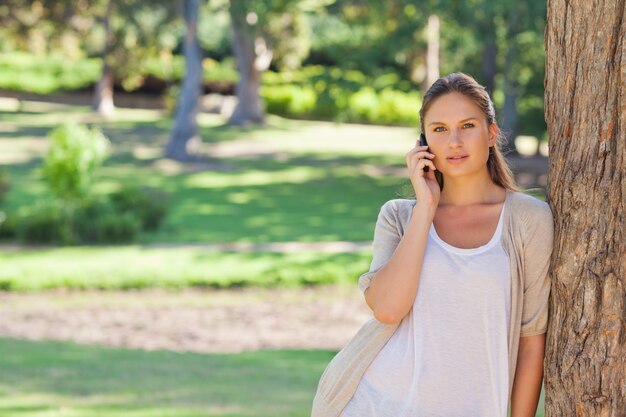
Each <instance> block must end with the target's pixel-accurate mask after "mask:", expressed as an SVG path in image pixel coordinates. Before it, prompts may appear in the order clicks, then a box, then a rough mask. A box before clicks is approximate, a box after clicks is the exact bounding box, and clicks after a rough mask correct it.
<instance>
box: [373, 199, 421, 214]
mask: <svg viewBox="0 0 626 417" xmlns="http://www.w3.org/2000/svg"><path fill="white" fill-rule="evenodd" d="M415 204H416V201H415V200H410V199H406V198H395V199H393V200H388V201H386V202H385V203H384V204H383V205H382V207H381V208H380V211H381V213H385V214H387V215H394V216H402V215H405V214H407V213H411V210H412V209H413V207H414V206H415Z"/></svg>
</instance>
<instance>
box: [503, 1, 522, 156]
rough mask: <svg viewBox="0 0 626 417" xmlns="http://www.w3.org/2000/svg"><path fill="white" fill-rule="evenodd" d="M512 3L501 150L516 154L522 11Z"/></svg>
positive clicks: (506, 59) (509, 21)
mask: <svg viewBox="0 0 626 417" xmlns="http://www.w3.org/2000/svg"><path fill="white" fill-rule="evenodd" d="M516 6H517V4H516V3H513V5H512V6H511V9H510V11H509V19H508V24H507V36H506V38H507V39H506V41H507V42H506V43H507V50H506V55H505V56H504V108H503V109H502V132H503V133H504V137H505V138H506V141H505V143H504V144H503V146H502V150H503V152H504V153H505V154H506V155H516V154H517V149H516V148H515V138H516V137H517V120H518V113H517V98H518V97H519V94H520V85H519V82H518V80H517V76H518V74H517V71H516V69H515V63H516V62H517V60H518V55H519V51H518V44H517V39H516V37H517V35H518V34H519V33H520V31H521V27H520V25H521V21H522V20H523V13H522V11H521V8H519V7H516Z"/></svg>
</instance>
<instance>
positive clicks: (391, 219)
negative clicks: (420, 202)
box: [378, 198, 416, 234]
mask: <svg viewBox="0 0 626 417" xmlns="http://www.w3.org/2000/svg"><path fill="white" fill-rule="evenodd" d="M415 204H416V202H415V200H410V199H404V198H396V199H393V200H389V201H387V202H385V203H384V204H383V205H382V207H381V208H380V213H379V215H378V221H379V222H381V221H384V222H387V223H391V224H393V225H395V226H396V228H397V230H398V233H400V234H402V233H403V232H404V229H405V227H406V225H407V224H408V223H409V220H410V219H411V215H412V214H413V207H414V206H415Z"/></svg>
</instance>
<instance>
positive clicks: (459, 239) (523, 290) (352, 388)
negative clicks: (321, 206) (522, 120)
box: [312, 73, 553, 417]
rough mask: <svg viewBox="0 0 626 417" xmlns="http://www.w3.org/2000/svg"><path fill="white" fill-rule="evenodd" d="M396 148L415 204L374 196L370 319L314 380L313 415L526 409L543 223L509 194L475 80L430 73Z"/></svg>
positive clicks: (538, 379)
mask: <svg viewBox="0 0 626 417" xmlns="http://www.w3.org/2000/svg"><path fill="white" fill-rule="evenodd" d="M420 121H421V126H422V134H423V135H424V137H423V140H422V142H426V145H427V146H424V145H425V144H424V143H423V144H422V145H420V143H419V142H418V143H416V146H415V147H414V148H413V149H411V151H409V152H408V153H407V155H406V162H407V167H408V173H409V178H410V181H411V185H412V188H413V190H414V192H415V199H396V200H391V201H388V202H386V203H385V204H384V205H383V206H382V208H381V210H380V214H379V216H378V220H377V222H376V227H375V232H374V241H373V250H374V254H373V259H372V263H371V267H370V270H369V271H368V272H366V273H365V274H363V275H362V276H361V277H360V278H359V288H360V289H361V290H362V291H363V292H364V297H365V301H366V303H367V305H368V306H369V307H370V308H371V310H372V313H373V316H374V318H373V319H371V320H370V321H368V322H367V323H366V324H365V325H364V326H363V327H362V328H361V329H360V330H359V332H358V333H357V334H356V335H355V337H354V338H353V339H352V340H351V341H350V342H349V343H348V344H347V345H346V346H345V347H344V348H343V349H342V350H341V351H340V352H339V353H338V354H337V356H335V358H334V359H333V360H332V361H331V363H330V364H329V365H328V367H327V368H326V370H325V371H324V374H323V375H322V377H321V379H320V383H319V386H318V390H317V394H316V396H315V400H314V403H313V411H312V416H313V417H409V416H411V417H412V416H420V417H422V416H423V417H437V416H441V417H470V416H471V417H474V416H480V417H489V416H493V417H506V416H507V412H508V411H510V412H511V416H512V417H532V416H534V415H535V411H536V408H537V403H538V399H539V394H540V390H541V383H542V375H543V357H544V342H545V332H546V329H547V323H548V297H549V293H550V283H549V279H548V275H547V270H548V265H549V260H550V254H551V251H552V235H553V223H552V214H551V212H550V209H549V207H548V205H547V204H546V203H544V202H542V201H539V200H537V199H535V198H533V197H530V196H527V195H525V194H523V193H521V192H519V191H518V190H517V187H516V185H515V183H514V179H513V176H512V174H511V172H510V170H509V168H508V167H507V165H506V163H505V161H504V158H503V156H502V154H501V152H500V150H499V148H498V142H499V140H501V135H500V132H499V129H498V125H497V123H496V119H495V111H494V107H493V102H492V101H491V98H490V97H489V95H488V94H487V92H486V90H485V89H484V87H482V86H481V85H479V84H478V83H477V82H476V81H475V80H474V79H473V78H471V77H470V76H468V75H466V74H463V73H454V74H450V75H448V76H446V77H444V78H441V79H439V80H438V81H436V82H435V83H434V84H433V85H432V87H430V89H429V90H428V92H427V93H426V94H425V96H424V99H423V104H422V109H421V110H420Z"/></svg>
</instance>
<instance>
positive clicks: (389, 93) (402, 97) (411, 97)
mask: <svg viewBox="0 0 626 417" xmlns="http://www.w3.org/2000/svg"><path fill="white" fill-rule="evenodd" d="M379 99H380V105H379V107H378V111H377V113H376V116H375V117H374V118H373V119H372V120H371V121H372V122H374V123H380V124H408V125H411V126H416V125H417V124H418V123H419V109H420V107H421V98H420V96H419V94H418V93H417V92H413V93H403V92H402V91H396V90H391V89H385V90H383V91H382V92H381V93H380V94H379Z"/></svg>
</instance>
